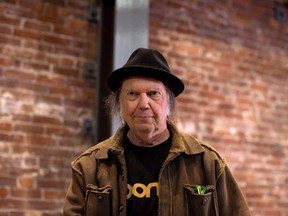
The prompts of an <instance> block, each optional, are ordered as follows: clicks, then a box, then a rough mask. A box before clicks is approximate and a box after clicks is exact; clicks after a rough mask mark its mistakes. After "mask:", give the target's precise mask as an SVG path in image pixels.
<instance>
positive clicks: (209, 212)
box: [184, 185, 217, 216]
mask: <svg viewBox="0 0 288 216" xmlns="http://www.w3.org/2000/svg"><path fill="white" fill-rule="evenodd" d="M206 188H207V191H206V193H204V194H199V193H197V192H195V185H185V186H184V191H185V192H184V193H185V201H186V215H187V216H192V215H193V216H216V215H217V214H216V211H215V203H214V193H215V188H214V186H212V185H211V186H210V185H209V186H206Z"/></svg>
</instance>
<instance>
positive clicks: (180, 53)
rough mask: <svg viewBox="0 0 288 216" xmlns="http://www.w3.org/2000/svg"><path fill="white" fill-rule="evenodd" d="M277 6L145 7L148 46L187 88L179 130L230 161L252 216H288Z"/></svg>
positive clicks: (282, 27) (287, 98)
mask: <svg viewBox="0 0 288 216" xmlns="http://www.w3.org/2000/svg"><path fill="white" fill-rule="evenodd" d="M274 6H275V4H273V1H262V0H258V1H250V0H245V1H243V0H241V1H240V0H233V1H212V0H207V1H200V0H184V1H177V0H169V1H157V0H154V1H151V2H150V34H149V35H150V46H151V47H153V48H157V49H160V50H161V51H163V52H164V54H165V55H166V56H167V58H168V61H169V63H170V64H171V68H172V69H173V70H174V71H175V73H177V74H178V75H179V76H180V77H181V78H182V79H184V81H185V84H186V90H185V92H184V94H183V95H182V96H180V97H179V99H178V109H179V112H178V115H179V126H180V127H181V128H182V129H183V130H185V131H187V132H189V133H191V134H194V135H195V136H197V137H199V138H200V139H202V140H204V141H207V142H208V143H210V144H212V145H213V146H214V147H215V148H216V149H217V150H219V152H220V153H221V154H222V155H223V156H224V157H225V158H226V159H227V162H228V164H229V166H230V167H231V169H232V171H233V173H234V175H235V177H236V178H237V180H238V182H239V184H240V186H241V187H242V188H243V192H244V193H245V195H246V197H247V201H248V203H249V206H250V208H251V211H252V215H253V216H258V215H259V216H260V215H261V216H262V215H263V216H272V215H273V216H287V215H288V199H287V197H288V190H287V189H286V187H287V183H288V159H287V158H288V40H287V39H288V21H287V22H284V23H279V22H277V21H276V20H275V19H274V17H273V10H274Z"/></svg>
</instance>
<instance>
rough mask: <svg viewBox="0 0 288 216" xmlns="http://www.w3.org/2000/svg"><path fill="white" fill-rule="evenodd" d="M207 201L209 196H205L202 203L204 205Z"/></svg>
mask: <svg viewBox="0 0 288 216" xmlns="http://www.w3.org/2000/svg"><path fill="white" fill-rule="evenodd" d="M207 201H208V198H207V197H205V198H203V199H202V201H201V204H202V205H206V203H207Z"/></svg>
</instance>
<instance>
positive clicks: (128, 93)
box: [127, 91, 136, 96]
mask: <svg viewBox="0 0 288 216" xmlns="http://www.w3.org/2000/svg"><path fill="white" fill-rule="evenodd" d="M127 95H128V96H135V95H136V92H132V91H131V92H127Z"/></svg>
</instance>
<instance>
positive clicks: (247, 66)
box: [0, 0, 288, 216]
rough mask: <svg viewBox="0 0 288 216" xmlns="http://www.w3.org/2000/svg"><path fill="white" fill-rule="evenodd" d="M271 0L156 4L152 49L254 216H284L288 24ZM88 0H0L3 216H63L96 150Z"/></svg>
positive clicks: (190, 126) (189, 122) (187, 118)
mask: <svg viewBox="0 0 288 216" xmlns="http://www.w3.org/2000/svg"><path fill="white" fill-rule="evenodd" d="M272 3H273V1H268V0H267V1H262V0H257V1H249V0H245V1H243V0H241V1H240V0H239V1H236V0H233V1H212V0H207V1H206V0H205V1H200V0H197V1H196V0H185V1H176V0H174V1H172V0H169V1H158V0H153V1H151V5H150V9H151V10H150V46H151V47H154V48H158V49H160V50H162V51H163V52H164V54H165V55H166V56H167V58H168V61H169V63H170V64H171V67H172V69H173V70H174V71H175V72H176V73H177V74H178V75H179V76H181V77H182V78H183V80H184V81H185V83H186V90H185V92H184V94H183V95H182V96H180V97H179V98H178V104H177V105H178V108H179V113H178V114H179V122H178V123H179V127H180V128H182V129H183V130H185V131H187V132H189V133H191V134H194V135H195V136H197V137H199V138H201V139H203V140H205V141H207V142H209V143H210V144H212V145H213V146H214V147H215V148H216V149H218V150H219V151H220V152H221V154H222V155H223V156H224V157H226V158H227V161H228V164H229V166H230V167H231V169H232V171H233V173H234V175H235V177H236V178H237V180H238V182H239V183H240V185H241V187H242V188H243V192H244V193H245V195H246V197H247V200H248V203H249V206H250V207H251V210H252V213H253V216H258V215H259V216H260V215H261V216H262V215H263V216H287V214H288V201H287V197H288V194H287V191H288V190H286V189H285V187H286V185H287V183H288V177H287V173H288V165H287V164H288V161H287V158H288V157H287V154H288V149H287V148H288V143H287V140H288V123H287V122H288V112H287V110H288V96H287V95H288V87H287V86H288V85H287V84H288V74H287V71H288V64H287V62H288V59H287V58H288V41H287V34H288V29H287V28H288V27H287V26H288V23H279V22H277V21H275V19H274V18H273V5H272ZM87 5H88V1H87V0H65V1H64V0H45V1H44V0H43V1H40V0H20V1H19V0H4V1H1V3H0V215H1V216H2V215H7V216H8V215H45V216H48V215H49V216H52V215H61V209H62V203H63V197H64V195H65V191H66V188H67V185H68V182H69V180H70V167H69V164H70V161H71V160H72V159H73V158H75V156H76V155H78V154H79V153H80V152H82V151H83V150H84V149H86V148H88V147H89V146H90V145H91V140H90V139H89V138H85V137H83V136H82V134H81V124H82V122H83V120H84V119H86V118H88V119H93V118H94V116H95V113H94V110H95V107H94V102H95V83H96V82H95V80H93V79H86V78H85V77H84V75H83V69H84V64H85V62H87V61H92V62H93V61H97V55H96V50H97V32H98V29H97V27H98V26H97V24H92V23H88V22H87V19H86V12H87Z"/></svg>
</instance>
